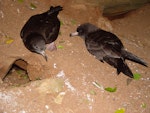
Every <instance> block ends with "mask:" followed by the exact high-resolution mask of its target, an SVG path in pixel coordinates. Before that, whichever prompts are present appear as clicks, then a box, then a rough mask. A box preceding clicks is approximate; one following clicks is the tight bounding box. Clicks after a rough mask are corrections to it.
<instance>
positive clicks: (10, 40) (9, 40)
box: [5, 39, 14, 44]
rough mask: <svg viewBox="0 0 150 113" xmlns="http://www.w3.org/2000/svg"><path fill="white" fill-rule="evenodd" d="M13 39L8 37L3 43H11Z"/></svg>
mask: <svg viewBox="0 0 150 113" xmlns="http://www.w3.org/2000/svg"><path fill="white" fill-rule="evenodd" d="M13 41H14V40H13V39H8V40H6V42H5V43H6V44H11V43H13Z"/></svg>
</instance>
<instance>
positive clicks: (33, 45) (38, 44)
mask: <svg viewBox="0 0 150 113" xmlns="http://www.w3.org/2000/svg"><path fill="white" fill-rule="evenodd" d="M27 39H29V40H27V41H26V43H27V48H28V49H29V50H30V51H32V52H35V53H38V54H41V55H42V56H43V57H44V58H45V60H46V61H47V55H46V53H45V49H46V43H45V40H44V38H43V37H42V35H38V34H31V35H29V36H28V37H27Z"/></svg>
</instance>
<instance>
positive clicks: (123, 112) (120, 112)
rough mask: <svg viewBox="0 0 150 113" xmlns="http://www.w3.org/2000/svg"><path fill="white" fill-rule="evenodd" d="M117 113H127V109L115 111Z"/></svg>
mask: <svg viewBox="0 0 150 113" xmlns="http://www.w3.org/2000/svg"><path fill="white" fill-rule="evenodd" d="M115 113H125V109H124V108H119V109H118V110H116V111H115Z"/></svg>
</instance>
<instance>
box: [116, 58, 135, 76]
mask: <svg viewBox="0 0 150 113" xmlns="http://www.w3.org/2000/svg"><path fill="white" fill-rule="evenodd" d="M120 72H122V73H124V74H125V75H127V76H129V77H131V78H133V73H132V71H131V70H130V68H129V67H128V65H127V64H126V63H125V62H124V61H123V60H122V59H119V60H118V64H117V73H118V74H119V73H120Z"/></svg>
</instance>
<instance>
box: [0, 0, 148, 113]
mask: <svg viewBox="0 0 150 113" xmlns="http://www.w3.org/2000/svg"><path fill="white" fill-rule="evenodd" d="M50 5H62V6H63V8H64V10H63V11H62V12H60V14H59V18H60V20H61V28H60V35H59V37H58V39H57V41H56V45H57V48H58V49H57V51H53V52H49V51H46V53H47V55H48V62H46V61H45V60H44V58H43V57H42V56H41V55H38V54H35V53H31V52H29V51H28V50H27V49H26V48H25V47H24V45H23V43H22V40H21V38H20V35H19V34H20V30H21V28H22V27H23V25H24V24H25V22H26V21H27V20H28V18H29V17H30V16H32V15H34V14H38V13H42V12H44V11H46V10H47V9H49V6H50ZM35 6H36V7H35ZM100 9H101V8H100V7H99V6H98V5H97V4H96V3H95V4H94V3H89V2H85V1H84V0H81V1H80V2H79V1H77V0H72V1H70V0H64V1H62V0H57V1H56V0H42V1H41V0H5V1H4V0H3V1H2V0H0V56H1V58H0V71H1V72H0V77H1V78H2V79H3V81H2V80H1V81H0V113H150V68H149V67H143V66H141V65H139V64H136V63H133V62H130V61H127V63H128V65H129V67H130V68H131V70H132V72H133V73H137V74H140V75H141V78H139V79H138V80H131V79H129V78H128V77H127V76H125V75H123V74H122V73H121V74H120V75H119V76H117V74H116V70H115V69H114V68H113V67H111V66H109V65H108V64H106V63H101V62H99V61H98V60H97V59H95V58H94V57H93V56H92V55H90V54H89V53H88V52H87V50H86V48H85V44H84V42H83V40H82V39H81V38H79V37H74V38H70V37H69V34H70V33H71V32H74V31H75V30H76V28H77V26H78V25H80V24H81V23H84V22H90V23H93V24H95V25H97V26H99V27H101V28H103V29H105V30H108V31H111V32H113V33H115V34H116V35H117V36H118V37H119V38H120V39H121V41H122V42H123V44H124V46H125V48H126V49H127V50H129V51H130V52H132V53H134V54H136V55H137V56H139V57H141V58H143V59H144V60H145V61H146V62H147V63H148V64H150V57H149V56H150V52H149V50H150V39H149V38H150V5H149V4H148V5H146V6H144V7H142V8H140V9H138V10H135V11H132V12H130V13H128V14H126V15H125V16H124V17H123V18H118V19H114V20H111V21H110V20H108V19H107V18H104V17H103V16H102V12H101V10H100ZM16 59H23V60H24V61H26V62H27V71H25V70H20V68H18V67H17V66H14V65H12V64H13V62H14V61H15V60H16ZM12 67H13V68H12ZM11 68H12V69H11ZM9 69H11V70H9ZM8 70H9V72H8ZM2 73H8V74H7V75H6V76H4V75H2ZM107 89H112V92H110V90H109V91H107ZM114 89H116V90H114ZM113 91H114V92H113Z"/></svg>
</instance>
